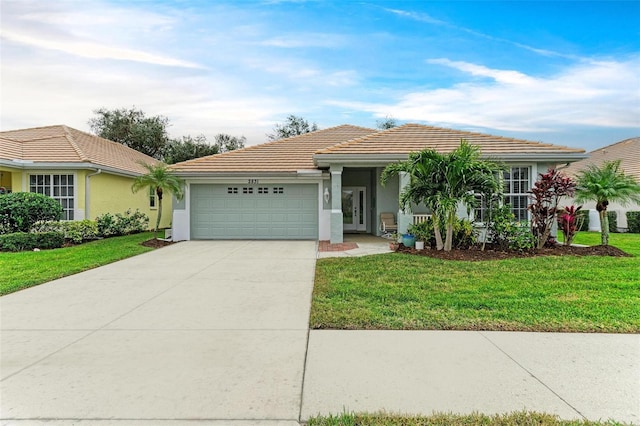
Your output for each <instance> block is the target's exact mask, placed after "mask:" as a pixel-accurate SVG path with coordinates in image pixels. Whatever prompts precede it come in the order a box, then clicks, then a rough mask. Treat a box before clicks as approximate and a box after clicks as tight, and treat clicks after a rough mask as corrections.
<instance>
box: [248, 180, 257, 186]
mask: <svg viewBox="0 0 640 426" xmlns="http://www.w3.org/2000/svg"><path fill="white" fill-rule="evenodd" d="M257 184H258V179H249V185H257Z"/></svg>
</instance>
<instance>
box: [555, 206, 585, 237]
mask: <svg viewBox="0 0 640 426" xmlns="http://www.w3.org/2000/svg"><path fill="white" fill-rule="evenodd" d="M581 209H582V206H578V207H576V206H566V207H565V208H564V209H562V210H560V212H559V213H558V228H560V230H561V231H562V235H563V236H564V245H565V246H570V245H571V244H572V243H573V239H574V237H575V236H576V233H577V232H578V229H579V228H580V225H581V223H580V221H581V220H582V217H581V216H580V210H581Z"/></svg>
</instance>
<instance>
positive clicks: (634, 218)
mask: <svg viewBox="0 0 640 426" xmlns="http://www.w3.org/2000/svg"><path fill="white" fill-rule="evenodd" d="M627 227H628V228H629V232H633V233H635V234H640V212H627Z"/></svg>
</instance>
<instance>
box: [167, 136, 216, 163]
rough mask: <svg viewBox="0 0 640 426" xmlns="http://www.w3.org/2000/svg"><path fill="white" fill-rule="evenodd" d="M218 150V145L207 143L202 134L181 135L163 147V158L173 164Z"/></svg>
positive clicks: (211, 153) (214, 152) (212, 153)
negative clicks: (193, 135)
mask: <svg viewBox="0 0 640 426" xmlns="http://www.w3.org/2000/svg"><path fill="white" fill-rule="evenodd" d="M219 152H220V147H219V146H218V145H211V144H209V143H208V142H207V138H205V137H204V136H203V135H199V136H196V137H195V138H194V137H191V136H190V135H189V136H183V137H182V139H172V140H171V141H170V142H169V144H168V145H167V147H166V149H165V152H164V155H163V160H164V162H165V163H167V164H175V163H180V162H182V161H187V160H192V159H194V158H200V157H206V156H207V155H214V154H218V153H219Z"/></svg>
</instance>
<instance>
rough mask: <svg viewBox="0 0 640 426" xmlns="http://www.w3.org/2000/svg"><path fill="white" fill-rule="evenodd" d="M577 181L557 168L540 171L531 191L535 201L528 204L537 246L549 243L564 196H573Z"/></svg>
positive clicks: (540, 246) (532, 231)
mask: <svg viewBox="0 0 640 426" xmlns="http://www.w3.org/2000/svg"><path fill="white" fill-rule="evenodd" d="M575 188H576V182H575V181H574V180H573V179H572V178H570V177H569V176H567V175H565V174H563V173H561V172H559V171H558V170H555V169H549V170H547V172H546V173H540V177H539V179H538V180H537V181H536V183H534V184H533V188H531V190H530V191H529V193H530V194H531V196H530V197H531V198H532V199H533V202H532V203H531V204H529V205H528V206H527V209H528V210H529V211H530V212H531V233H532V234H533V239H534V240H535V242H536V247H537V248H539V249H541V248H542V247H544V245H545V244H546V243H547V240H548V239H549V235H550V234H551V227H552V226H553V224H554V222H556V219H557V216H558V212H559V211H560V209H558V205H559V203H560V199H561V198H562V197H573V194H574V193H575Z"/></svg>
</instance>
